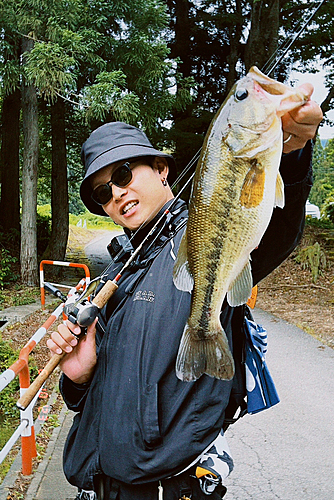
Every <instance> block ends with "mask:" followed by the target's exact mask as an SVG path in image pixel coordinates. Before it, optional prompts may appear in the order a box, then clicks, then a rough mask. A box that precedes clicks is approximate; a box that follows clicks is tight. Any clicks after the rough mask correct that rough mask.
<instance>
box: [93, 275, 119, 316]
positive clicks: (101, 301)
mask: <svg viewBox="0 0 334 500" xmlns="http://www.w3.org/2000/svg"><path fill="white" fill-rule="evenodd" d="M117 288H118V285H116V283H114V282H113V281H111V280H108V281H107V282H106V284H105V285H104V286H103V287H102V288H101V290H100V291H99V293H98V294H97V295H96V297H95V298H94V299H93V300H92V303H93V304H95V305H96V306H97V307H98V308H99V309H102V307H103V306H105V305H106V303H107V302H108V300H109V299H110V297H111V296H112V295H113V294H114V293H115V292H116V290H117Z"/></svg>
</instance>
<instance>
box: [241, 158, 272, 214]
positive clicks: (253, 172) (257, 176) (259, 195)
mask: <svg viewBox="0 0 334 500" xmlns="http://www.w3.org/2000/svg"><path fill="white" fill-rule="evenodd" d="M265 179H266V173H265V170H264V168H263V167H262V165H261V164H260V163H258V161H257V160H256V159H253V160H251V168H250V169H249V170H248V172H247V175H246V177H245V180H244V183H243V185H242V188H241V193H240V204H241V206H242V207H245V208H255V207H257V206H258V205H260V203H261V201H262V200H263V193H264V183H265Z"/></svg>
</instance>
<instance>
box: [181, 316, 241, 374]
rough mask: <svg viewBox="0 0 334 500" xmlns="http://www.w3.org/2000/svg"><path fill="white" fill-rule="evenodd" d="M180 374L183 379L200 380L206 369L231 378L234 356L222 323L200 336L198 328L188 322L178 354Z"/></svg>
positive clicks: (207, 372) (209, 372) (208, 372)
mask: <svg viewBox="0 0 334 500" xmlns="http://www.w3.org/2000/svg"><path fill="white" fill-rule="evenodd" d="M175 370H176V376H177V377H178V378H179V379H180V380H182V381H183V382H191V381H194V380H197V379H198V378H199V377H201V375H203V374H204V373H206V374H207V375H209V376H210V377H214V378H218V379H221V380H231V379H232V378H233V375H234V360H233V356H232V354H231V351H230V348H229V345H228V341H227V337H226V334H225V332H224V330H223V329H222V328H221V327H220V328H219V330H217V331H216V332H208V335H207V336H204V338H200V336H199V334H198V331H197V330H196V329H194V328H191V327H190V326H189V325H188V323H187V325H186V327H185V329H184V332H183V335H182V338H181V342H180V347H179V352H178V355H177V358H176V367H175Z"/></svg>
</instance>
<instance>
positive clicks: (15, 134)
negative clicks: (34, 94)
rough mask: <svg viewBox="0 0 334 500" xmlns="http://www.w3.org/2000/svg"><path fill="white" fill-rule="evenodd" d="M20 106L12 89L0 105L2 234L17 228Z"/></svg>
mask: <svg viewBox="0 0 334 500" xmlns="http://www.w3.org/2000/svg"><path fill="white" fill-rule="evenodd" d="M20 108H21V92H20V90H18V89H17V90H15V91H14V92H13V93H12V94H9V95H7V96H5V97H4V99H3V104H2V143H1V201H0V225H1V226H2V230H3V231H4V232H5V233H6V232H8V231H10V230H11V229H15V230H16V231H17V233H19V231H20V176H19V171H20V155H19V148H20Z"/></svg>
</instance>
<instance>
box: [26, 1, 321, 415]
mask: <svg viewBox="0 0 334 500" xmlns="http://www.w3.org/2000/svg"><path fill="white" fill-rule="evenodd" d="M324 2H325V0H322V1H321V2H319V4H318V5H317V7H316V8H315V9H314V11H313V12H312V14H311V15H310V16H309V18H308V19H307V21H306V22H305V23H304V25H303V26H302V28H301V29H300V30H299V31H298V33H297V34H296V35H295V37H294V38H293V40H292V41H291V43H290V44H289V45H288V47H287V48H286V49H285V51H284V53H283V54H282V55H281V56H280V57H279V58H278V59H277V61H276V62H275V64H274V65H273V66H272V67H271V69H270V72H272V71H273V70H274V69H275V68H276V67H277V65H278V64H279V63H280V62H281V61H282V59H283V58H284V57H285V55H286V54H287V52H288V51H289V49H290V48H291V46H292V44H293V43H294V42H295V41H296V39H297V38H298V37H299V36H300V35H301V33H302V32H303V31H304V29H305V28H306V26H307V24H308V23H309V22H310V21H311V19H312V18H313V17H314V15H315V14H316V12H317V11H318V10H319V8H320V7H321V5H322V4H323V3H324ZM275 53H277V51H276V52H275ZM200 152H201V149H200V150H199V151H198V152H197V153H196V155H195V156H194V157H193V158H192V160H191V161H190V162H189V164H188V166H187V167H186V168H185V170H184V172H182V173H181V175H180V176H179V178H178V179H177V180H176V181H175V183H174V184H173V186H172V188H173V187H174V186H175V185H176V184H177V183H178V182H180V180H181V179H182V178H183V177H184V175H186V173H187V172H188V171H189V170H190V168H191V167H192V166H193V164H194V163H195V161H196V160H197V158H198V157H199V155H200ZM194 175H195V172H193V173H192V174H191V176H190V177H189V179H188V180H187V181H186V183H185V184H184V186H183V187H182V188H181V190H180V191H179V193H178V194H177V195H176V196H175V198H174V199H173V201H172V203H171V204H170V205H169V207H168V208H166V209H165V210H164V212H163V214H162V215H161V216H160V217H159V218H158V220H157V221H156V223H155V224H154V226H153V227H152V228H151V230H150V231H149V233H148V234H147V235H146V236H145V238H143V240H142V242H141V243H140V245H139V246H138V247H137V248H136V250H135V251H134V252H133V253H132V254H131V255H130V257H129V259H128V260H127V261H126V263H125V264H124V266H123V267H122V269H121V270H120V271H119V272H118V273H117V275H116V276H115V277H114V278H113V279H112V280H107V281H106V283H105V284H104V285H103V287H102V288H101V290H100V291H99V292H98V293H97V294H96V296H95V297H94V298H93V299H92V301H91V302H89V301H87V302H86V303H85V304H84V305H83V306H81V307H77V306H78V305H79V303H80V300H82V299H83V298H85V296H86V295H87V294H89V293H90V292H89V290H88V292H87V291H86V292H85V293H84V297H80V298H79V301H78V302H77V303H76V304H75V306H76V307H74V309H72V311H71V316H70V318H71V321H73V322H74V323H77V324H78V325H79V326H80V327H81V328H87V327H88V326H89V325H91V324H92V322H93V321H94V319H95V318H96V316H97V314H98V312H99V311H100V310H101V309H102V307H104V306H105V304H106V303H107V302H108V300H109V299H110V298H111V297H112V296H113V294H114V293H115V292H116V290H117V289H118V282H119V280H120V279H121V278H122V275H123V274H124V271H125V270H126V269H127V268H128V267H129V266H130V264H131V263H132V262H133V261H134V259H135V258H136V257H137V255H138V254H139V252H140V251H141V249H142V248H143V246H144V244H145V243H146V241H147V240H148V239H149V238H150V237H151V236H152V234H153V233H154V231H155V230H156V229H157V227H158V226H159V224H160V223H161V222H162V221H163V219H164V218H165V217H166V216H167V215H168V214H169V213H170V211H171V209H172V207H173V206H174V204H175V203H176V202H177V200H178V199H179V198H180V196H181V194H182V193H183V192H184V190H185V189H186V188H187V186H188V185H189V183H190V182H191V181H192V179H193V177H194ZM146 222H147V220H146V221H145V222H144V223H143V224H142V225H141V226H140V228H138V230H137V231H136V232H135V234H137V232H138V231H139V230H140V229H141V228H142V227H143V226H144V225H145V224H146ZM135 234H134V235H133V236H132V238H134V236H135ZM132 238H131V239H132ZM111 265H112V263H111V264H109V266H107V268H106V269H105V271H104V273H103V274H106V273H107V272H108V271H109V269H110V266H111ZM94 281H96V280H94ZM88 288H89V289H90V287H88ZM75 309H77V311H75ZM64 356H66V353H65V352H63V353H62V354H54V355H53V356H52V357H51V359H50V361H49V362H48V363H47V365H46V366H45V368H44V369H43V370H42V371H41V373H40V374H39V375H38V377H37V378H36V379H35V380H34V382H33V383H32V384H31V385H30V387H29V388H28V389H27V390H26V391H25V393H24V394H23V395H22V396H21V397H20V399H19V400H18V401H17V407H18V408H19V409H20V410H25V409H26V408H27V406H28V405H29V404H30V402H31V401H32V399H33V398H34V396H35V395H36V394H37V392H38V391H39V389H40V388H41V387H42V385H43V383H44V382H45V380H46V379H47V378H48V377H49V376H50V375H51V373H52V372H53V371H54V369H55V368H56V367H57V366H58V364H59V363H60V361H61V360H62V359H63V357H64Z"/></svg>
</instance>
